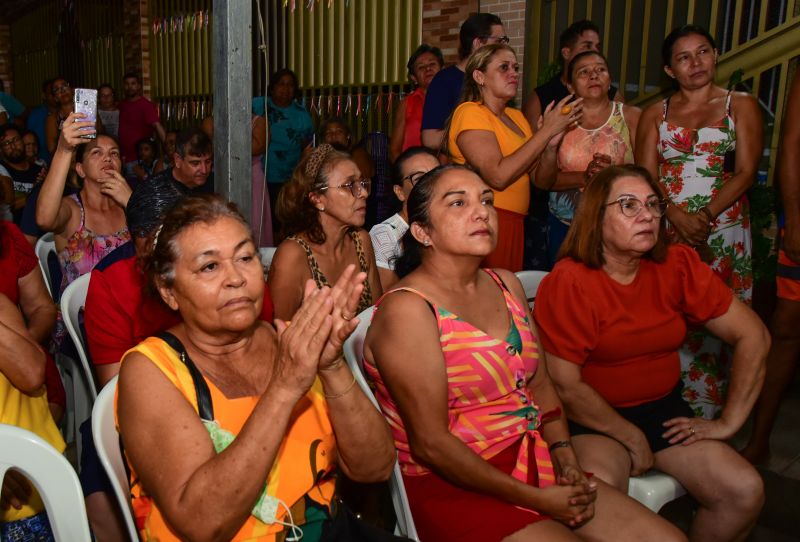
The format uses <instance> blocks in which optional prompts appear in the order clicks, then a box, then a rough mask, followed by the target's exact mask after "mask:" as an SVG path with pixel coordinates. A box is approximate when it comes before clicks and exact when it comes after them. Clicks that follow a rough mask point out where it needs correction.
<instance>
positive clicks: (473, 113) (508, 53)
mask: <svg viewBox="0 0 800 542" xmlns="http://www.w3.org/2000/svg"><path fill="white" fill-rule="evenodd" d="M518 85H519V64H518V63H517V55H516V54H515V53H514V50H513V49H512V48H511V47H509V46H508V45H505V44H504V43H493V44H489V45H485V46H483V47H481V48H480V49H478V50H477V51H476V52H475V53H473V54H472V56H471V57H470V58H469V61H468V62H467V71H466V74H465V76H464V89H463V91H462V94H461V105H459V106H458V107H457V108H456V110H455V111H454V112H453V116H452V118H451V119H450V124H449V126H448V128H447V137H446V138H445V141H446V143H447V150H448V153H449V155H450V158H451V159H452V161H453V162H455V163H456V164H464V163H466V164H469V165H470V166H472V167H473V168H474V169H475V170H477V171H478V173H479V174H480V176H481V177H482V178H483V180H484V181H485V182H486V184H488V185H489V186H490V187H491V188H492V190H494V196H495V197H494V206H495V208H496V209H497V221H498V231H497V246H496V248H495V250H494V251H493V252H492V253H491V254H489V255H488V256H487V257H486V259H485V260H484V262H483V265H484V266H485V267H499V268H501V269H508V270H509V271H514V272H516V271H520V270H522V252H523V248H524V235H525V232H524V220H525V215H526V214H527V213H528V205H529V203H530V174H531V173H532V172H533V170H534V169H535V168H536V166H537V164H538V163H539V158H540V157H541V155H542V153H543V152H544V150H545V148H546V147H547V144H548V143H549V142H550V141H551V139H553V138H554V137H555V136H557V135H558V134H560V133H561V132H563V131H564V130H565V129H566V128H567V126H569V125H570V124H572V123H574V122H577V121H578V120H579V119H580V118H581V107H582V105H581V103H580V99H578V100H576V101H575V102H573V103H572V104H571V105H570V106H567V105H566V103H567V101H568V100H569V99H570V98H571V96H569V97H567V98H565V99H563V100H562V101H561V102H559V103H558V104H557V105H556V106H555V107H553V106H552V105H550V106H548V107H547V109H545V112H544V117H543V120H542V125H541V127H540V129H539V130H538V131H537V132H536V134H535V135H534V134H533V131H532V130H531V126H530V125H529V124H528V121H527V120H526V119H525V115H523V114H522V112H521V111H520V110H518V109H514V108H512V107H508V103H509V102H510V101H511V100H513V99H514V98H515V97H516V95H517V87H518Z"/></svg>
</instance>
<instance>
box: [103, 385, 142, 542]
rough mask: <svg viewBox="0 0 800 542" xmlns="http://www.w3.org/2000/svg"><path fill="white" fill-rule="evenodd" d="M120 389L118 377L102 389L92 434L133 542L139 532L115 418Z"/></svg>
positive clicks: (135, 541) (137, 537) (136, 540)
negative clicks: (117, 395)
mask: <svg viewBox="0 0 800 542" xmlns="http://www.w3.org/2000/svg"><path fill="white" fill-rule="evenodd" d="M116 390H117V377H116V376H115V377H114V378H113V379H111V380H110V381H109V382H108V384H106V385H105V387H103V389H102V390H100V394H99V395H98V396H97V400H96V401H95V402H94V408H92V438H93V439H94V445H95V448H97V456H98V457H99V458H100V464H101V465H103V468H104V469H105V471H106V474H107V475H108V479H109V480H110V481H111V487H113V488H114V496H115V497H116V498H117V504H118V505H119V509H120V511H121V512H122V518H123V519H124V520H125V526H126V527H127V529H128V537H129V538H130V540H131V541H133V542H138V540H139V534H138V532H137V531H136V523H135V522H134V520H133V512H132V511H131V501H130V485H129V484H128V476H127V474H126V473H125V463H124V461H125V459H124V458H123V457H122V453H121V451H120V447H119V433H118V432H117V424H116V422H115V420H114V393H115V392H116Z"/></svg>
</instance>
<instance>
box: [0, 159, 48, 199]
mask: <svg viewBox="0 0 800 542" xmlns="http://www.w3.org/2000/svg"><path fill="white" fill-rule="evenodd" d="M0 163H2V164H3V167H5V168H6V170H7V171H8V174H9V176H10V177H11V182H13V183H14V193H15V194H22V193H24V194H30V193H31V191H33V186H34V185H35V184H36V180H37V178H38V177H39V173H40V172H41V171H42V166H38V165H36V164H31V165H29V166H28V169H26V170H24V171H20V170H18V169H14V168H13V167H11V164H9V163H8V162H6V161H5V160H3V161H2V162H0Z"/></svg>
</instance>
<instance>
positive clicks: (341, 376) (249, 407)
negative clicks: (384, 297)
mask: <svg viewBox="0 0 800 542" xmlns="http://www.w3.org/2000/svg"><path fill="white" fill-rule="evenodd" d="M152 245H153V250H152V253H151V255H150V256H149V257H148V258H147V259H146V260H145V269H146V271H147V274H148V276H149V278H150V282H151V286H154V287H155V288H157V290H158V292H159V294H160V295H161V298H162V299H163V300H164V302H165V303H166V304H167V305H168V306H169V307H170V308H171V309H172V310H176V311H179V312H180V315H181V318H182V320H183V321H182V323H180V324H178V325H177V326H175V327H173V328H171V329H170V330H169V334H163V335H160V336H159V337H158V338H156V337H151V338H149V339H147V340H145V341H144V342H142V343H141V344H139V346H137V347H136V348H134V349H132V350H131V351H129V352H128V353H126V355H125V356H124V357H123V361H122V367H121V370H120V377H119V397H118V410H117V414H118V421H119V428H120V431H121V433H122V439H123V442H124V443H125V453H126V455H127V457H128V460H129V462H130V465H131V467H132V470H133V471H135V475H132V480H134V487H133V488H132V493H133V494H134V495H135V498H134V501H133V505H134V511H135V513H136V516H137V522H138V527H139V531H140V533H141V536H142V539H143V540H161V541H163V540H179V539H180V540H185V539H191V540H196V539H200V538H206V537H209V536H211V535H213V537H214V538H215V539H218V540H258V541H269V542H272V541H275V540H284V539H286V538H294V539H299V538H298V536H299V534H300V533H299V532H298V531H302V533H303V535H302V538H303V540H304V541H306V542H307V541H309V540H311V541H314V540H319V538H320V536H321V533H322V531H323V530H324V529H325V528H326V524H327V523H328V520H329V519H330V517H331V516H330V505H331V500H332V498H333V493H334V485H335V482H334V479H333V476H332V475H333V472H334V471H335V470H336V468H340V469H341V470H342V471H343V472H344V473H345V474H346V475H347V476H348V477H349V478H350V479H353V480H357V481H364V482H374V481H379V480H385V479H386V478H388V477H389V474H390V472H391V469H392V466H393V464H394V460H395V455H394V450H393V447H392V440H391V436H390V434H389V430H388V428H387V425H386V422H385V421H384V420H383V418H382V417H381V415H380V413H379V412H378V411H377V410H376V409H375V408H374V407H373V406H372V405H371V404H370V402H369V400H368V399H367V397H366V396H365V395H364V394H363V392H362V391H361V389H360V388H359V387H358V386H356V385H354V383H355V378H354V376H353V374H352V373H351V372H350V370H349V369H348V367H347V364H346V363H344V360H343V357H342V343H343V341H344V340H345V339H346V338H347V337H348V335H349V334H350V333H351V332H352V331H353V330H354V329H355V326H356V324H357V322H358V320H357V319H356V318H355V307H356V305H357V304H358V298H359V295H360V293H361V289H362V288H363V285H362V282H363V280H364V274H363V273H355V271H354V268H355V266H352V265H351V266H349V267H348V269H346V270H345V271H344V273H342V275H341V277H340V278H339V280H338V281H337V282H336V284H335V285H334V286H333V288H331V289H328V288H323V289H319V290H318V289H316V288H315V287H314V285H313V283H312V282H309V283H307V284H306V289H305V296H304V301H303V304H302V306H301V307H300V308H299V310H298V311H297V312H296V313H295V314H294V316H293V317H292V323H291V327H289V325H288V324H287V323H285V322H284V321H282V320H276V325H277V332H276V330H275V329H273V328H272V327H271V326H270V325H268V324H266V323H264V322H261V321H260V320H259V319H258V317H259V314H260V313H261V304H262V301H263V297H264V296H263V290H264V279H263V271H262V269H261V263H260V262H259V259H258V257H257V252H256V247H255V245H254V243H253V239H252V233H251V232H250V229H249V227H248V226H247V223H246V222H245V220H244V218H243V217H242V216H241V214H239V212H238V211H237V210H236V209H235V207H234V206H233V205H232V204H228V203H226V202H225V201H224V200H222V198H220V197H219V196H204V197H197V198H188V199H187V200H185V201H184V202H183V203H182V204H181V205H180V206H179V207H177V208H175V209H173V210H172V211H170V212H169V213H167V215H166V216H165V217H164V225H163V226H162V227H161V228H159V230H157V231H156V232H155V234H154V239H153V240H152ZM165 414H167V415H165Z"/></svg>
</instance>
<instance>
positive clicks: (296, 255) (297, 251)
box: [272, 239, 308, 266]
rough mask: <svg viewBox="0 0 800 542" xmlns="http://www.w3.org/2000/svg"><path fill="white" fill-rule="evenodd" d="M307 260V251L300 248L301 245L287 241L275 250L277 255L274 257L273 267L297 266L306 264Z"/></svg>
mask: <svg viewBox="0 0 800 542" xmlns="http://www.w3.org/2000/svg"><path fill="white" fill-rule="evenodd" d="M307 259H308V258H307V257H306V251H305V250H304V249H303V247H302V246H300V243H298V242H297V241H293V240H291V239H285V240H284V241H283V242H281V244H280V245H278V248H277V249H276V250H275V255H274V256H273V257H272V266H276V265H287V266H289V265H296V264H298V263H300V262H305V261H306V260H307Z"/></svg>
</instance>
